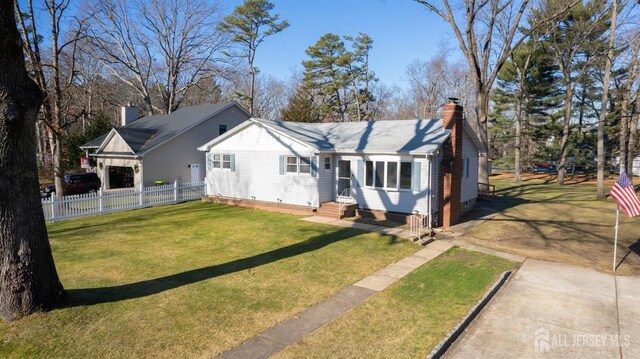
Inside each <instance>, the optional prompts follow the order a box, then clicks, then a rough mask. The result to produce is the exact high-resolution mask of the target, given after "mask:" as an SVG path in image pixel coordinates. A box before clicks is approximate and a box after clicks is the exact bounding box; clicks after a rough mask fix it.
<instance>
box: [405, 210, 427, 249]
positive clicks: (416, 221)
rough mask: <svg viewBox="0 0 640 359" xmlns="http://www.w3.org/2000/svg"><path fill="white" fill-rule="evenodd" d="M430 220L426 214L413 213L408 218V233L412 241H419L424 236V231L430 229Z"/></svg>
mask: <svg viewBox="0 0 640 359" xmlns="http://www.w3.org/2000/svg"><path fill="white" fill-rule="evenodd" d="M430 222H431V220H430V219H429V216H427V215H426V214H420V213H414V214H412V215H411V216H409V233H410V237H411V238H410V239H411V240H412V241H414V242H415V241H419V240H420V239H422V236H423V235H424V230H425V229H429V230H430V229H431V226H430V225H429V224H430Z"/></svg>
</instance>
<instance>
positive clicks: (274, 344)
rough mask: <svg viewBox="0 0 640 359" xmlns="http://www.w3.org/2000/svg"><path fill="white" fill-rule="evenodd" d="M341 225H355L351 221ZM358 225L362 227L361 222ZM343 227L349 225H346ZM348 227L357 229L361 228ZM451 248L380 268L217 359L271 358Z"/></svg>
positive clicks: (437, 247)
mask: <svg viewBox="0 0 640 359" xmlns="http://www.w3.org/2000/svg"><path fill="white" fill-rule="evenodd" d="M340 222H347V223H349V224H354V223H353V222H350V221H340ZM355 224H356V225H361V224H360V223H355ZM344 226H346V224H345V225H344ZM348 227H354V228H358V227H359V226H348ZM373 227H378V226H373ZM383 228H384V227H383ZM361 229H362V228H361ZM452 246H453V245H452V244H451V243H442V242H433V243H430V244H429V245H428V247H426V248H424V249H421V250H419V251H418V252H416V253H414V254H412V255H409V256H407V257H405V258H403V259H401V260H400V261H398V262H396V263H393V264H390V265H388V266H387V267H385V268H383V269H380V270H379V271H377V272H375V273H373V274H372V275H370V276H368V277H366V278H364V279H362V280H360V281H359V282H357V283H355V284H353V285H351V286H349V287H347V288H345V289H343V290H342V291H340V292H339V293H338V294H336V295H334V296H333V297H331V298H329V299H327V300H325V301H322V302H320V303H318V304H316V305H314V306H312V307H310V308H308V309H306V310H304V311H303V312H301V313H299V314H298V315H296V316H294V317H291V318H289V319H286V320H284V321H282V322H280V323H278V324H277V325H276V326H275V327H273V328H271V329H268V330H266V331H264V332H262V333H261V334H259V335H257V336H255V337H253V338H251V339H249V340H247V341H246V342H244V343H242V344H240V345H239V346H237V347H235V348H232V349H231V350H229V351H227V352H224V353H222V354H221V355H220V356H219V357H218V358H226V359H229V358H238V359H240V358H242V359H244V358H269V357H270V356H272V355H274V354H276V353H278V352H280V351H282V350H284V349H285V348H286V347H288V346H289V345H291V344H293V343H295V342H297V341H298V340H300V339H302V338H304V337H305V336H307V335H309V334H311V333H313V332H314V331H316V330H317V329H319V328H321V327H323V326H325V325H327V324H329V323H331V322H332V321H334V320H336V319H338V318H339V317H340V316H342V315H343V314H345V313H346V312H348V311H349V310H351V309H353V308H354V307H356V306H357V305H359V304H360V303H362V302H364V301H366V300H367V299H369V298H370V297H371V296H373V295H374V294H376V293H378V292H379V291H381V290H384V289H385V288H387V287H388V286H390V285H391V284H393V283H395V282H397V281H399V280H400V279H401V278H402V277H404V276H406V275H407V274H409V273H411V272H413V271H414V270H415V269H416V268H418V267H420V266H421V265H423V264H425V263H427V262H428V261H430V260H432V259H433V258H435V257H437V256H439V255H440V254H442V253H443V252H444V251H446V250H447V249H449V248H451V247H452Z"/></svg>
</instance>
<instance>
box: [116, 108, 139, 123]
mask: <svg viewBox="0 0 640 359" xmlns="http://www.w3.org/2000/svg"><path fill="white" fill-rule="evenodd" d="M138 118H140V110H138V107H136V106H132V105H131V103H128V104H127V106H122V107H120V126H122V127H124V126H126V125H128V124H130V123H131V122H133V121H135V120H137V119H138Z"/></svg>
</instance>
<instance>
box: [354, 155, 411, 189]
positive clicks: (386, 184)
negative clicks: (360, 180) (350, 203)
mask: <svg viewBox="0 0 640 359" xmlns="http://www.w3.org/2000/svg"><path fill="white" fill-rule="evenodd" d="M412 171H413V166H412V163H411V162H399V163H398V162H385V161H375V162H374V161H366V162H365V174H364V175H365V178H364V181H365V182H364V185H365V186H366V187H375V188H387V189H403V190H405V189H407V190H408V189H411V180H412Z"/></svg>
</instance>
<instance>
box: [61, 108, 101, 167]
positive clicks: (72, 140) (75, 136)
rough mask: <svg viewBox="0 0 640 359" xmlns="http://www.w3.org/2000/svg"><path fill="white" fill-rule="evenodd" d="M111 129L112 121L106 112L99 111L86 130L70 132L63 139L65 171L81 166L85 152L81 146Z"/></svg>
mask: <svg viewBox="0 0 640 359" xmlns="http://www.w3.org/2000/svg"><path fill="white" fill-rule="evenodd" d="M110 129H111V123H110V122H109V119H108V118H107V117H106V116H105V114H104V113H102V112H100V113H97V114H96V115H95V116H94V118H93V120H92V122H91V124H90V125H89V126H87V127H86V128H85V129H84V131H82V130H78V131H76V132H74V133H71V134H69V135H68V136H67V137H66V138H65V139H64V141H63V143H62V145H63V151H64V159H65V161H64V169H65V171H69V170H75V169H77V168H78V167H79V164H80V157H82V156H84V155H85V153H84V151H83V150H81V149H80V146H82V145H84V144H85V143H87V142H89V141H91V140H93V139H94V138H97V137H99V136H100V135H103V134H105V133H107V132H109V130H110Z"/></svg>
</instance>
